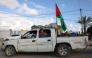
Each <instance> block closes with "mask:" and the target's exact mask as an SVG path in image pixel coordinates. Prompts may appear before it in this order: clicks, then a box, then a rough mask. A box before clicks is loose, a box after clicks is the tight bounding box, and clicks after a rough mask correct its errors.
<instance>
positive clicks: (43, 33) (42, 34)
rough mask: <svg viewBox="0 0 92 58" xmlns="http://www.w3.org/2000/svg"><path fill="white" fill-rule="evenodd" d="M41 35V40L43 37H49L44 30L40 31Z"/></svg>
mask: <svg viewBox="0 0 92 58" xmlns="http://www.w3.org/2000/svg"><path fill="white" fill-rule="evenodd" d="M39 32H40V33H39V37H40V38H42V37H46V35H47V33H46V32H44V30H43V29H40V31H39Z"/></svg>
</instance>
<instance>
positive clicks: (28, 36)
mask: <svg viewBox="0 0 92 58" xmlns="http://www.w3.org/2000/svg"><path fill="white" fill-rule="evenodd" d="M36 37H37V30H35V31H28V32H27V33H25V34H24V35H23V36H22V38H21V39H31V38H36Z"/></svg>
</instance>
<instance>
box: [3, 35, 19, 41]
mask: <svg viewBox="0 0 92 58" xmlns="http://www.w3.org/2000/svg"><path fill="white" fill-rule="evenodd" d="M20 37H21V36H12V37H11V36H9V37H5V38H4V40H6V39H9V40H16V39H19V38H20Z"/></svg>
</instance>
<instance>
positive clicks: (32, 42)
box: [18, 30, 37, 52]
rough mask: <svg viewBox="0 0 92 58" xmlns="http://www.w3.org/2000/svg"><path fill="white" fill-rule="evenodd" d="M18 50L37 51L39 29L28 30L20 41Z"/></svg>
mask: <svg viewBox="0 0 92 58" xmlns="http://www.w3.org/2000/svg"><path fill="white" fill-rule="evenodd" d="M18 51H20V52H35V51H37V30H34V31H28V32H27V33H25V34H24V35H23V36H22V38H21V39H19V41H18Z"/></svg>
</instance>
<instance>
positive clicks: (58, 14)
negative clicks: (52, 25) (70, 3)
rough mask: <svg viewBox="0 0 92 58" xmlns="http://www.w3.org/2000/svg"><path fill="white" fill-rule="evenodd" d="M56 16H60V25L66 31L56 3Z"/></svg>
mask: <svg viewBox="0 0 92 58" xmlns="http://www.w3.org/2000/svg"><path fill="white" fill-rule="evenodd" d="M56 17H57V18H60V23H61V27H62V29H63V31H66V29H67V28H66V25H65V22H64V19H63V16H62V14H61V12H60V10H59V8H58V6H57V4H56Z"/></svg>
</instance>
